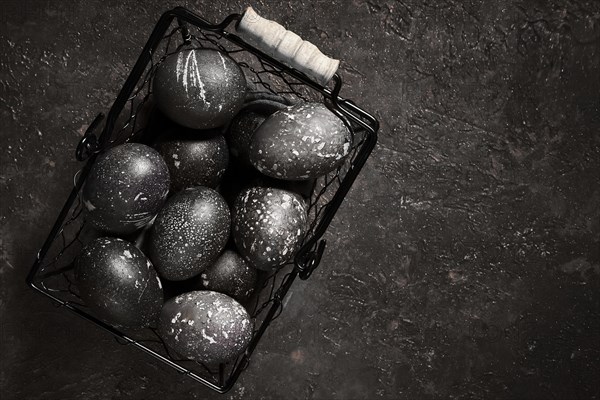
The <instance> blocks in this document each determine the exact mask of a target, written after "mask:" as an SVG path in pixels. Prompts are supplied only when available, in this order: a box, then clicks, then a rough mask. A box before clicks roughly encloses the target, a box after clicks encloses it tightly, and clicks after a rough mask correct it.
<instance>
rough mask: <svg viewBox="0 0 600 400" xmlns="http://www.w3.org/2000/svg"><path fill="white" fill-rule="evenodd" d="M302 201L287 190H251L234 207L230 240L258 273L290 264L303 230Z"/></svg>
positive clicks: (244, 193)
mask: <svg viewBox="0 0 600 400" xmlns="http://www.w3.org/2000/svg"><path fill="white" fill-rule="evenodd" d="M306 224H307V209H306V206H305V203H304V201H303V200H302V199H301V198H300V196H298V195H297V194H295V193H292V192H288V191H286V190H281V189H274V188H265V187H253V188H250V189H246V190H244V191H242V192H241V193H240V194H239V195H238V197H237V199H236V200H235V203H234V206H233V217H232V227H233V239H234V242H235V245H236V247H237V249H238V251H239V252H240V254H241V255H242V256H244V258H246V260H248V261H249V262H250V264H251V265H252V266H254V267H255V268H258V269H261V270H266V271H269V270H272V269H274V268H278V267H281V266H282V265H283V264H284V263H286V262H287V261H289V260H290V259H291V258H292V257H293V255H294V252H295V251H296V250H297V248H298V246H299V244H300V241H301V240H302V237H303V235H304V233H305V230H306Z"/></svg>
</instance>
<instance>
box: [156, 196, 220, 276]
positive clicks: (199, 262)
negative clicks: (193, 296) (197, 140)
mask: <svg viewBox="0 0 600 400" xmlns="http://www.w3.org/2000/svg"><path fill="white" fill-rule="evenodd" d="M230 224H231V220H230V214H229V207H228V206H227V203H226V202H225V200H224V199H223V197H221V195H220V194H219V193H218V192H216V191H215V190H213V189H210V188H207V187H204V186H196V187H193V188H188V189H186V190H184V191H181V192H179V193H177V194H175V195H174V196H173V197H171V198H170V199H169V200H168V201H167V203H166V204H165V206H164V207H163V208H162V210H160V212H159V213H158V216H157V217H156V221H155V222H154V225H153V227H152V231H151V232H150V243H149V250H148V251H149V256H150V259H151V260H152V262H153V263H154V265H155V266H156V269H157V271H158V273H159V274H160V275H161V276H162V277H163V278H166V279H169V280H173V281H180V280H184V279H188V278H191V277H193V276H195V275H198V274H199V273H201V272H202V271H204V270H205V269H206V268H207V267H208V266H209V265H211V264H212V263H213V262H214V261H215V260H216V259H217V257H218V256H219V253H220V252H221V250H223V248H224V247H225V244H226V243H227V239H228V238H229V230H230Z"/></svg>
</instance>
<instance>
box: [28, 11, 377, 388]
mask: <svg viewBox="0 0 600 400" xmlns="http://www.w3.org/2000/svg"><path fill="white" fill-rule="evenodd" d="M240 18H241V15H239V14H233V15H230V16H228V17H227V18H225V19H224V20H223V21H222V22H221V23H219V24H211V23H209V22H207V21H206V20H204V19H203V18H201V17H199V16H198V15H196V14H194V13H192V12H190V11H188V10H186V9H185V8H181V7H178V8H175V9H173V10H170V11H167V12H165V13H164V14H163V15H162V16H161V18H160V20H159V21H158V23H157V24H156V26H155V28H154V30H153V31H152V34H151V35H150V38H149V39H148V42H147V43H146V45H145V46H144V48H143V50H142V53H141V55H140V57H139V58H138V60H137V62H136V63H135V65H134V67H133V69H132V71H131V72H130V74H129V77H128V78H127V80H126V82H125V84H124V86H123V88H122V89H121V91H120V93H119V95H118V96H117V99H116V100H115V102H114V103H113V105H112V107H111V109H110V111H109V113H108V115H107V116H106V117H104V115H103V114H99V115H98V117H96V119H95V120H94V121H93V122H92V123H91V124H90V126H89V128H88V129H87V131H86V133H85V134H84V136H83V138H82V139H81V141H80V143H79V145H78V146H77V151H76V157H77V159H78V160H80V161H86V163H85V164H84V166H83V167H82V168H81V170H80V171H78V172H77V173H76V174H75V178H74V188H73V189H72V191H71V193H70V195H69V197H68V199H67V201H66V203H65V205H64V207H63V209H62V210H61V211H60V214H59V215H58V218H57V220H56V222H55V224H54V226H53V228H52V230H51V232H50V235H49V236H48V238H47V239H46V241H45V242H44V245H43V246H42V248H41V250H40V251H39V253H38V255H37V258H36V260H35V262H34V264H33V267H32V269H31V271H30V273H29V275H28V277H27V283H28V284H29V285H30V286H31V287H32V288H33V289H35V290H37V291H38V292H40V293H42V294H44V295H45V296H47V297H48V298H49V299H51V300H52V301H53V302H55V303H56V305H57V306H60V307H64V308H66V309H67V310H69V311H72V312H74V313H75V314H77V315H79V316H80V317H83V318H85V319H87V320H89V321H91V322H93V323H95V324H96V325H97V326H99V327H101V328H103V329H105V330H107V331H108V332H110V333H112V334H113V335H115V336H116V338H117V339H118V341H119V342H120V343H123V344H128V345H132V346H134V347H137V348H139V349H141V350H142V351H144V352H146V353H148V354H149V355H151V356H153V357H155V358H156V359H158V360H159V361H161V362H163V363H165V364H167V365H169V366H170V367H172V368H174V369H175V370H177V371H179V372H181V373H184V374H186V375H187V376H189V377H190V378H192V379H194V380H196V381H198V382H200V383H202V384H204V385H206V386H208V387H210V388H211V389H213V390H215V391H217V392H219V393H225V392H227V391H228V390H229V389H231V388H232V386H233V385H234V384H235V382H236V380H237V379H238V377H239V376H240V373H241V372H242V371H243V370H244V369H245V368H246V367H247V366H248V363H249V360H250V357H251V355H252V353H253V351H254V350H255V348H256V346H257V345H258V342H259V340H260V339H261V337H262V335H263V334H264V332H265V330H266V329H267V327H268V325H269V324H270V323H271V322H272V321H273V320H274V319H275V318H277V316H278V315H279V314H280V313H281V311H282V304H283V300H284V298H285V296H286V294H287V292H288V290H289V289H290V287H291V285H292V284H293V282H294V281H295V279H296V278H300V279H307V278H308V277H309V276H310V275H311V273H312V272H313V271H314V269H315V268H316V267H317V266H318V265H319V262H320V259H321V255H322V254H323V251H324V249H325V240H322V239H321V237H322V236H323V234H324V233H325V231H326V229H327V227H328V225H329V223H330V222H331V220H332V218H333V216H334V215H335V213H336V211H337V209H338V208H339V206H340V204H341V203H342V201H343V199H344V197H345V196H346V194H347V193H348V190H349V189H350V187H351V186H352V183H353V182H354V180H355V178H356V176H357V175H358V173H359V172H360V170H361V168H362V166H363V165H364V163H365V161H366V160H367V158H368V156H369V154H370V153H371V150H372V149H373V147H374V146H375V143H376V141H377V131H378V128H379V124H378V122H377V120H376V119H375V118H374V117H372V116H371V115H370V114H368V113H367V112H365V111H363V110H362V109H361V108H359V107H358V106H357V105H356V104H355V103H354V102H352V101H350V100H347V99H344V98H342V97H340V95H339V92H340V89H341V87H342V80H341V78H340V76H339V75H337V74H335V75H334V76H333V79H331V81H330V82H329V87H328V86H326V85H322V84H320V83H317V82H316V81H315V80H313V79H311V78H310V77H309V76H307V75H305V74H304V73H302V72H300V71H298V70H297V69H294V68H292V67H290V66H286V65H284V64H283V63H282V62H280V61H278V60H276V59H274V58H273V57H271V56H269V55H267V54H265V53H264V52H262V51H261V50H259V49H257V48H255V47H253V46H251V45H249V44H248V43H247V42H246V41H244V40H243V39H242V38H241V37H240V36H238V35H236V34H233V33H230V32H229V31H228V30H226V29H227V28H230V27H231V25H233V24H234V23H236V22H237V21H239V20H240ZM230 30H231V29H230ZM189 48H213V49H219V50H220V51H223V52H226V53H228V54H229V55H230V56H231V57H232V58H233V59H234V60H236V61H237V63H238V64H239V65H240V66H241V67H242V70H243V71H244V73H245V75H246V79H247V81H248V83H249V85H250V90H251V94H250V96H249V97H252V96H256V97H259V98H260V97H264V96H267V97H268V96H277V97H278V98H283V99H286V101H287V102H289V103H294V102H296V103H297V102H301V101H320V102H323V103H325V104H326V105H327V106H328V107H329V109H330V110H331V111H333V112H334V113H335V114H336V115H337V116H338V117H340V118H341V119H342V120H343V121H344V123H345V124H346V125H347V126H348V128H349V129H350V131H351V133H352V134H353V137H354V141H353V143H354V144H353V147H352V149H351V150H350V154H349V156H348V157H347V159H346V161H345V163H344V164H343V165H341V166H340V167H339V168H337V170H335V171H334V172H331V173H329V174H328V175H326V176H323V177H320V178H319V179H317V180H316V181H315V182H314V183H312V184H311V187H310V188H309V193H308V195H309V223H310V226H309V229H308V232H307V234H306V235H305V237H304V238H303V241H302V245H301V247H300V249H299V250H298V251H297V253H296V255H295V257H294V260H293V262H291V263H289V265H287V266H285V267H284V268H281V269H279V270H278V271H277V272H274V273H271V274H268V275H266V276H264V277H263V279H262V281H261V282H260V284H259V287H258V288H257V292H258V293H257V294H255V296H254V298H253V299H252V300H251V304H250V305H249V306H247V308H248V312H249V313H250V315H251V316H252V318H253V319H254V322H255V324H254V326H255V330H254V334H253V338H252V340H251V342H250V344H249V345H248V347H247V348H246V350H245V352H244V353H243V354H242V355H240V356H239V357H238V358H237V360H235V361H234V362H230V363H227V364H220V365H204V364H201V363H199V362H195V361H189V360H178V359H176V358H175V357H174V356H172V355H171V354H170V353H169V350H168V349H167V348H166V346H165V345H164V344H163V343H162V341H161V340H160V338H159V337H158V335H157V334H156V332H155V330H153V329H147V330H145V331H143V332H135V333H128V332H127V333H126V332H122V331H120V330H119V329H116V328H115V327H113V326H110V325H108V324H106V323H104V322H103V321H100V320H99V319H97V318H96V317H94V316H93V315H92V314H90V313H89V312H88V311H89V310H88V308H87V307H86V306H85V305H84V304H83V303H82V301H81V299H80V298H79V296H78V293H77V288H76V287H75V285H73V284H72V282H73V261H74V259H75V257H76V256H77V255H78V253H79V251H80V250H81V248H82V247H83V246H84V245H85V244H86V243H87V242H89V240H91V238H92V237H93V229H91V228H90V227H89V224H86V222H85V218H84V215H83V213H82V211H83V207H82V201H81V198H80V191H81V188H82V186H83V185H84V183H85V180H86V178H87V176H88V173H89V171H90V169H91V167H92V166H93V165H94V162H95V160H96V157H97V155H98V154H99V153H101V152H102V151H104V150H106V149H108V148H110V147H112V146H115V145H118V144H121V143H123V142H126V141H135V142H144V140H145V139H147V135H149V133H148V131H149V127H150V125H151V123H150V122H149V120H148V118H147V116H148V115H152V113H151V112H150V111H151V110H152V109H153V106H152V104H153V102H152V84H151V83H152V78H153V75H154V72H155V71H156V67H157V66H158V65H159V64H160V63H161V62H162V61H163V60H164V59H165V58H166V57H167V56H169V55H170V54H173V53H176V52H179V51H182V50H185V49H189ZM149 110H150V111H149ZM150 118H152V117H150ZM99 131H101V133H100V134H99V135H96V132H99Z"/></svg>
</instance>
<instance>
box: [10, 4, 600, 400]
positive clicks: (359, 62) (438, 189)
mask: <svg viewBox="0 0 600 400" xmlns="http://www.w3.org/2000/svg"><path fill="white" fill-rule="evenodd" d="M182 3H184V4H186V5H187V6H188V7H190V8H192V9H195V10H197V11H198V12H199V13H201V14H202V15H204V16H205V17H206V18H207V19H209V20H215V21H216V20H220V19H221V18H222V17H223V16H225V15H227V14H229V13H231V12H238V11H240V9H241V7H242V6H241V5H240V4H238V2H234V1H218V2H182ZM175 4H176V3H175V2H173V1H154V0H152V1H146V2H126V3H125V2H122V1H116V0H104V1H86V2H71V1H65V0H60V1H52V2H50V1H44V2H40V1H31V0H24V1H23V0H22V1H14V0H7V1H4V2H3V3H2V13H1V16H0V20H1V25H0V26H1V28H0V54H2V59H1V61H0V113H1V114H0V115H1V124H2V130H1V138H2V143H1V146H2V151H1V152H0V161H1V166H2V171H1V175H0V185H1V190H2V192H1V196H2V209H1V217H0V218H1V220H0V221H1V223H0V229H1V231H0V241H1V242H0V247H1V248H0V257H1V261H0V313H1V314H0V315H1V318H2V321H1V324H0V330H1V336H0V337H1V350H0V365H1V367H0V390H1V397H2V399H3V400H8V399H113V398H114V399H167V398H169V399H180V398H187V399H201V398H213V397H215V395H214V394H213V392H211V391H210V390H208V389H205V388H203V387H202V386H200V385H198V384H195V383H194V382H193V381H191V380H189V379H188V378H186V377H184V376H181V375H178V374H177V373H175V372H173V371H171V370H169V369H167V368H165V367H163V366H161V365H159V364H158V363H156V362H155V361H153V360H152V359H150V358H148V357H147V356H146V355H144V354H143V353H141V352H139V351H137V350H135V349H132V348H127V347H123V346H119V345H118V344H116V343H115V341H114V340H113V339H112V338H111V337H110V336H109V335H107V334H106V333H104V332H101V331H100V330H98V329H96V328H95V327H93V326H92V325H90V324H88V323H86V322H83V321H81V320H80V319H78V318H76V317H74V316H72V315H71V314H68V313H66V312H65V311H64V310H60V309H56V308H55V307H53V306H52V305H51V304H50V303H49V302H48V301H47V300H45V299H44V298H42V297H41V296H39V295H37V294H35V293H34V292H33V291H31V290H30V289H29V288H28V287H27V286H26V285H25V283H24V279H25V276H26V274H27V272H28V269H29V268H30V265H31V263H32V261H33V260H34V258H35V254H36V252H37V251H38V249H39V248H40V246H41V244H42V242H43V240H44V238H45V237H46V235H47V234H48V232H49V229H50V226H51V224H52V223H53V221H54V219H55V217H56V215H57V213H58V210H59V209H60V207H61V205H62V203H63V201H64V199H65V198H66V195H67V192H68V190H69V187H70V185H71V184H72V178H73V174H74V173H75V171H77V169H78V168H79V164H78V163H77V162H76V161H75V160H74V157H73V154H74V147H75V144H76V142H77V141H78V139H79V138H80V136H81V135H82V133H83V131H84V130H85V129H86V127H87V125H88V124H89V123H90V121H91V120H92V119H93V117H94V116H95V115H96V113H97V112H99V111H103V110H106V109H107V108H108V107H109V105H110V104H111V102H112V101H113V100H114V98H115V96H116V93H117V90H118V89H119V88H120V87H121V85H122V83H123V81H124V79H125V76H126V74H127V73H128V71H129V70H130V68H131V66H132V64H133V62H134V60H135V59H136V58H137V56H138V54H139V51H140V48H141V46H142V44H143V43H144V41H145V39H146V38H147V36H148V34H149V32H150V30H151V28H152V26H153V25H154V23H155V22H156V20H157V18H158V16H159V14H160V12H161V11H162V10H164V9H166V8H167V7H170V6H173V5H175ZM275 4H276V3H269V4H267V3H266V2H264V1H257V2H255V4H254V5H255V7H256V8H257V9H258V11H259V12H261V13H263V14H264V15H265V16H267V17H270V18H272V19H275V20H277V21H279V22H281V23H282V24H284V25H286V26H288V27H290V28H293V30H294V31H296V32H298V33H300V34H301V35H302V36H303V37H305V38H306V39H308V40H311V41H312V42H313V43H317V44H318V45H319V46H320V47H321V48H322V49H323V50H324V52H325V53H328V54H332V55H336V56H338V57H341V58H342V59H343V60H344V62H343V64H342V68H341V71H340V72H341V73H342V74H343V76H344V78H345V81H346V85H345V87H344V89H343V95H344V96H346V97H349V98H352V99H355V100H356V101H357V102H358V103H359V104H361V105H363V106H364V107H365V108H367V109H368V110H372V111H373V112H374V113H375V114H376V115H377V117H378V118H379V119H380V120H381V123H382V129H381V134H380V140H379V145H378V147H377V148H376V150H375V151H374V153H373V156H372V158H371V159H370V161H369V162H368V163H367V165H366V167H365V169H364V172H363V173H362V174H361V176H360V177H359V179H358V181H357V182H356V185H355V187H354V188H353V189H352V191H351V192H350V194H349V196H348V198H347V201H346V202H345V203H344V205H343V206H342V208H341V209H340V211H339V213H338V215H337V216H336V218H335V220H334V221H333V224H332V226H331V228H330V230H329V231H328V234H327V238H328V240H329V244H328V248H327V250H326V252H325V255H324V258H323V260H322V264H321V267H320V269H319V270H317V272H315V273H314V274H313V276H312V277H311V279H310V280H309V281H306V282H299V283H298V284H296V285H295V286H294V288H293V291H292V295H291V297H290V298H289V301H288V302H287V304H286V308H285V311H284V313H283V315H282V316H281V317H280V319H278V320H277V321H276V323H274V324H273V325H272V326H271V327H270V329H269V330H268V333H267V335H266V337H265V338H264V339H263V341H262V343H261V344H260V346H259V348H258V350H257V352H256V353H255V356H254V357H253V359H252V363H251V366H250V368H249V369H248V370H247V371H245V372H244V373H243V375H242V377H241V378H240V380H239V382H238V384H237V385H236V387H235V388H234V389H233V390H232V391H231V392H230V393H229V394H227V395H226V396H224V397H223V398H227V399H241V398H252V399H253V398H263V399H279V398H298V399H310V398H314V399H351V398H354V399H359V398H361V399H363V398H369V399H372V398H388V399H397V398H407V399H410V398H449V397H452V398H486V399H487V398H559V399H565V398H597V397H599V396H600V394H599V392H600V386H599V385H600V384H599V383H598V380H597V376H598V375H599V372H600V366H599V361H598V360H599V359H600V348H599V345H598V336H599V332H600V173H599V172H598V171H600V135H599V132H600V99H599V93H600V50H599V48H600V46H599V44H600V3H598V2H595V1H578V2H570V1H557V0H551V1H531V2H526V1H521V2H519V1H500V2H492V1H488V2H486V3H485V4H484V3H480V2H474V1H470V0H467V1H462V2H459V1H454V0H449V1H430V0H423V1H405V2H397V1H383V0H374V1H360V0H355V1H342V0H328V1H313V2H309V1H290V2H283V3H277V6H275Z"/></svg>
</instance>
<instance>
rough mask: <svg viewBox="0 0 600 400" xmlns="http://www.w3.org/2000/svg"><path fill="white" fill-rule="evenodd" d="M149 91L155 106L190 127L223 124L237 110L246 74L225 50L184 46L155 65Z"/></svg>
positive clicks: (244, 93) (174, 119) (198, 127)
mask: <svg viewBox="0 0 600 400" xmlns="http://www.w3.org/2000/svg"><path fill="white" fill-rule="evenodd" d="M153 82H154V83H153V92H154V96H155V99H156V103H157V105H158V108H159V109H160V110H161V111H162V112H163V113H164V114H165V115H167V117H169V118H170V119H172V120H173V121H175V122H176V123H178V124H180V125H183V126H186V127H188V128H192V129H209V128H216V127H219V126H223V125H225V124H227V123H228V122H229V121H230V120H231V119H232V118H233V116H234V115H235V114H237V112H238V111H239V110H240V108H241V107H242V105H243V103H244V97H245V95H246V78H245V76H244V73H243V71H242V70H241V68H240V67H239V66H238V65H237V63H236V62H235V61H234V60H233V59H232V58H231V57H229V56H228V55H227V54H225V53H222V52H220V51H217V50H212V49H192V50H184V51H181V52H179V53H176V54H173V55H170V56H169V57H167V58H166V59H165V60H164V61H163V62H162V63H161V64H160V65H159V66H158V68H157V69H156V74H155V76H154V81H153Z"/></svg>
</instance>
